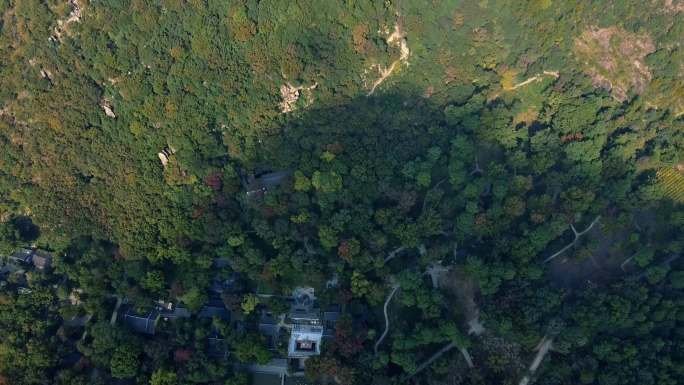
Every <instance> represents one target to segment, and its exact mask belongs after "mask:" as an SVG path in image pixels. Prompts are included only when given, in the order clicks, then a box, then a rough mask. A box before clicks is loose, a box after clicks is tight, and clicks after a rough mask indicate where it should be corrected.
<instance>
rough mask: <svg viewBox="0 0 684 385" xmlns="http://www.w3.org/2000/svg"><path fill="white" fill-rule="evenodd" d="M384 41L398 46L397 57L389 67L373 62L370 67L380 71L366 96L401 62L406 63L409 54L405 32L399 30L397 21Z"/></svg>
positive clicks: (371, 93)
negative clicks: (392, 30)
mask: <svg viewBox="0 0 684 385" xmlns="http://www.w3.org/2000/svg"><path fill="white" fill-rule="evenodd" d="M385 41H386V42H387V45H389V46H394V47H399V52H400V54H399V59H397V60H395V61H393V62H392V64H390V66H389V67H383V66H381V65H380V64H374V65H373V66H372V67H371V68H377V70H378V72H379V73H380V77H379V78H378V79H377V80H376V81H375V82H373V85H372V86H371V89H370V91H369V92H368V95H367V96H371V95H373V93H374V92H375V89H376V88H378V86H379V85H380V84H382V83H383V82H384V81H385V80H387V78H388V77H390V75H392V73H393V72H394V71H395V70H396V69H397V68H398V67H399V66H400V65H401V64H404V63H408V58H409V55H410V54H411V50H409V47H408V43H407V42H406V34H405V33H404V32H403V31H402V30H401V27H400V26H399V24H398V23H397V24H395V25H394V32H392V34H390V35H389V36H388V37H387V39H385Z"/></svg>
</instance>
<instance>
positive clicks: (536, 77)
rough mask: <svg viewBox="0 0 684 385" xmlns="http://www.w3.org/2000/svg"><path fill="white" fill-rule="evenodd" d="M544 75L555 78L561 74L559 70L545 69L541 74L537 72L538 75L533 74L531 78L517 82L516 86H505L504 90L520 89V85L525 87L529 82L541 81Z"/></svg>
mask: <svg viewBox="0 0 684 385" xmlns="http://www.w3.org/2000/svg"><path fill="white" fill-rule="evenodd" d="M544 76H551V77H553V78H555V79H558V78H559V77H560V74H559V73H558V71H544V72H542V73H540V74H536V75H534V76H532V77H531V78H529V79H527V80H525V81H523V82H520V83H518V84H516V85H514V86H512V87H506V88H504V90H506V91H513V90H516V89H518V88H520V87H524V86H526V85H528V84H530V83H532V82H539V81H541V80H542V78H543V77H544Z"/></svg>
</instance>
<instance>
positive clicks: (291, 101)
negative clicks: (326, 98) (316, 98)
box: [279, 83, 318, 114]
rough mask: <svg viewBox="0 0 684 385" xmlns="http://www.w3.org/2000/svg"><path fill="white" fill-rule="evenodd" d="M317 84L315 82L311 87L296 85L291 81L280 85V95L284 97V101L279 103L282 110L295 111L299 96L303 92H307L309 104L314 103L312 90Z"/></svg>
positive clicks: (284, 112) (285, 111) (283, 111)
mask: <svg viewBox="0 0 684 385" xmlns="http://www.w3.org/2000/svg"><path fill="white" fill-rule="evenodd" d="M317 86H318V83H314V84H313V85H312V86H309V87H304V86H298V87H295V86H293V85H292V84H290V83H285V84H283V85H282V86H280V97H281V98H282V101H281V102H280V104H279V105H280V112H282V113H283V114H286V113H288V112H292V111H294V110H295V109H296V108H297V106H296V104H297V102H298V101H299V98H300V97H301V96H302V93H306V98H307V99H306V100H307V106H308V105H310V104H311V103H313V97H312V95H311V91H312V90H313V89H315V88H316V87H317Z"/></svg>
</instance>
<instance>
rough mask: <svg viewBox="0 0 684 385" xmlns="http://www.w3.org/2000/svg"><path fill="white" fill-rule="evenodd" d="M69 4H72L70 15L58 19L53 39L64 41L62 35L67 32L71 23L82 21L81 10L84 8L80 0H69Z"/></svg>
mask: <svg viewBox="0 0 684 385" xmlns="http://www.w3.org/2000/svg"><path fill="white" fill-rule="evenodd" d="M69 4H70V5H71V13H69V16H67V18H66V19H64V20H57V26H56V27H55V30H54V31H53V32H52V39H53V40H58V41H62V35H63V34H64V33H65V32H67V30H68V28H69V24H71V23H77V22H79V21H81V12H82V10H83V9H82V8H81V6H80V5H79V4H78V0H69Z"/></svg>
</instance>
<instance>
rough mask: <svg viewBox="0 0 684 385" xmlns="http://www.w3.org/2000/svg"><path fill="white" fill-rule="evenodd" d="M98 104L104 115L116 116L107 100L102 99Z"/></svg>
mask: <svg viewBox="0 0 684 385" xmlns="http://www.w3.org/2000/svg"><path fill="white" fill-rule="evenodd" d="M100 106H101V107H102V109H103V110H104V113H105V115H107V116H108V117H110V118H112V119H115V118H116V115H115V114H114V111H113V110H112V106H111V104H110V102H109V100H107V99H103V100H102V102H100Z"/></svg>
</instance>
